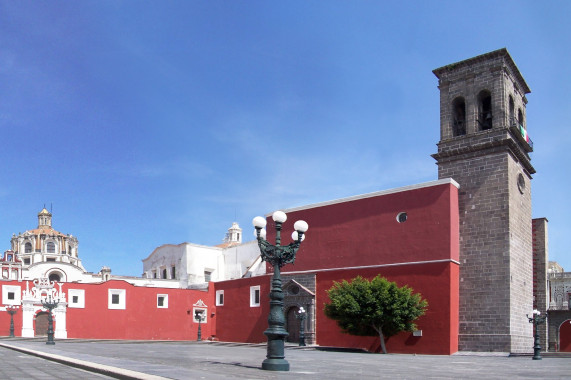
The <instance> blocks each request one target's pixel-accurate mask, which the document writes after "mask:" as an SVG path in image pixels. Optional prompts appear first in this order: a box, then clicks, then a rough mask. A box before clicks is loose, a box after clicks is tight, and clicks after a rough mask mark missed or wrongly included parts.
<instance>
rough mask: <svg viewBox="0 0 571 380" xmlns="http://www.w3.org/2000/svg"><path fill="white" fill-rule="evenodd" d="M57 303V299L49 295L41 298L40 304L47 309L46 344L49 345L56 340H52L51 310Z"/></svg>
mask: <svg viewBox="0 0 571 380" xmlns="http://www.w3.org/2000/svg"><path fill="white" fill-rule="evenodd" d="M58 303H59V300H57V299H52V296H51V295H50V296H49V297H48V298H45V299H43V300H42V305H43V306H44V307H45V308H46V309H48V340H47V342H46V344H50V345H53V344H56V342H54V320H53V318H52V310H53V309H55V308H56V307H57V305H58Z"/></svg>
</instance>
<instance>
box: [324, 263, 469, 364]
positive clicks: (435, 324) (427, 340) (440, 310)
mask: <svg viewBox="0 0 571 380" xmlns="http://www.w3.org/2000/svg"><path fill="white" fill-rule="evenodd" d="M458 269H459V266H458V265H457V264H455V263H434V264H422V265H406V266H395V267H384V268H368V269H359V270H339V271H327V272H318V273H317V294H316V300H315V301H316V303H315V304H316V318H317V321H318V322H317V324H316V337H317V344H319V345H320V346H334V347H352V348H363V349H366V350H368V351H372V352H379V351H380V341H379V338H378V337H358V336H352V335H348V334H345V333H343V332H342V330H341V329H340V328H339V327H338V326H337V323H336V322H335V321H333V320H331V319H329V318H327V317H326V316H325V313H324V312H323V308H324V305H325V303H327V302H329V297H328V296H327V290H328V289H330V288H331V287H332V286H333V282H334V281H341V280H347V281H350V280H351V279H353V278H355V277H357V276H358V275H360V276H361V277H364V278H367V279H372V278H374V277H375V276H376V275H377V274H380V275H381V276H383V277H386V278H387V279H389V280H390V281H395V282H396V283H397V285H398V286H404V285H408V286H409V287H411V288H413V289H414V292H415V293H420V294H422V297H423V298H424V299H426V300H427V301H428V308H427V312H426V314H425V315H424V316H422V317H420V318H419V319H418V320H417V322H416V324H417V326H418V329H419V330H422V334H423V335H422V337H413V336H412V333H409V332H403V333H400V334H398V335H395V336H393V337H391V338H389V340H388V341H387V342H386V343H387V351H388V352H390V353H417V354H441V355H450V354H452V353H454V352H456V351H458Z"/></svg>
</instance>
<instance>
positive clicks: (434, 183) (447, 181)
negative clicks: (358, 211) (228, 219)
mask: <svg viewBox="0 0 571 380" xmlns="http://www.w3.org/2000/svg"><path fill="white" fill-rule="evenodd" d="M446 184H449V185H453V186H455V187H456V188H457V189H459V188H460V184H459V183H458V182H456V181H454V180H453V179H452V178H444V179H439V180H435V181H430V182H423V183H419V184H415V185H408V186H403V187H397V188H393V189H388V190H381V191H375V192H373V193H366V194H361V195H354V196H351V197H347V198H339V199H334V200H331V201H325V202H319V203H312V204H309V205H305V206H299V207H292V208H289V209H284V210H282V211H283V212H285V213H288V212H295V211H301V210H308V209H312V208H317V207H323V206H330V205H334V204H338V203H345V202H351V201H356V200H360V199H366V198H373V197H378V196H382V195H388V194H395V193H402V192H405V191H411V190H417V189H423V188H425V187H433V186H440V185H446ZM271 215H272V213H269V214H266V217H268V216H271Z"/></svg>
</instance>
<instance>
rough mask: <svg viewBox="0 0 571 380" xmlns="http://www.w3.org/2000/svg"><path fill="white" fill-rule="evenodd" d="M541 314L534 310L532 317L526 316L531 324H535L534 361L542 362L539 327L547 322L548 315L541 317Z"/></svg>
mask: <svg viewBox="0 0 571 380" xmlns="http://www.w3.org/2000/svg"><path fill="white" fill-rule="evenodd" d="M540 314H541V313H540V312H539V311H538V310H534V311H533V313H532V316H531V317H530V316H529V315H528V314H526V315H525V316H526V317H527V319H528V320H529V323H533V358H532V359H533V360H541V345H540V344H539V329H538V328H537V326H538V325H540V324H542V323H544V322H545V319H546V318H547V315H545V316H540Z"/></svg>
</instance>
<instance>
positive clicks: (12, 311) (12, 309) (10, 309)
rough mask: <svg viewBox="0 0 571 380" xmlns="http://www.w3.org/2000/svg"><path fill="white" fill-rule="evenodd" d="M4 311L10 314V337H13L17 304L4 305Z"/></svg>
mask: <svg viewBox="0 0 571 380" xmlns="http://www.w3.org/2000/svg"><path fill="white" fill-rule="evenodd" d="M6 311H7V312H8V314H10V338H13V337H14V314H16V313H17V312H18V306H17V305H12V306H6Z"/></svg>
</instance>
